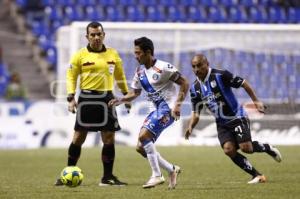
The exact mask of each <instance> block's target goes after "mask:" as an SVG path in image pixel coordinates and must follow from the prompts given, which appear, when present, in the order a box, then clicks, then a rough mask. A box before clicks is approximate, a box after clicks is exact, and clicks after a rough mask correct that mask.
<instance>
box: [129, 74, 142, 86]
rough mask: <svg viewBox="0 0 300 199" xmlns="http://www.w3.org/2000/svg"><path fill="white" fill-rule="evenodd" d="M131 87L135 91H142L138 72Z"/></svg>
mask: <svg viewBox="0 0 300 199" xmlns="http://www.w3.org/2000/svg"><path fill="white" fill-rule="evenodd" d="M130 87H131V88H133V89H142V85H141V83H140V80H139V77H138V74H137V72H135V74H134V77H133V79H132V82H131V85H130Z"/></svg>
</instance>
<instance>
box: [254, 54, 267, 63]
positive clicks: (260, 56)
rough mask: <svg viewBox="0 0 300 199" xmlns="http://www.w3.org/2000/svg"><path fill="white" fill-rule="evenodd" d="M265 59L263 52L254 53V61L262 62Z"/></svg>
mask: <svg viewBox="0 0 300 199" xmlns="http://www.w3.org/2000/svg"><path fill="white" fill-rule="evenodd" d="M265 60H266V55H265V54H264V53H257V54H255V55H254V62H255V63H256V64H259V63H262V62H264V61H265Z"/></svg>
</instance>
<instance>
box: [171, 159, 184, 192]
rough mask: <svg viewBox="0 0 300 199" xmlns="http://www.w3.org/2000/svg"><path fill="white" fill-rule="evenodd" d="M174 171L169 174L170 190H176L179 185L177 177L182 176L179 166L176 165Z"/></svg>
mask: <svg viewBox="0 0 300 199" xmlns="http://www.w3.org/2000/svg"><path fill="white" fill-rule="evenodd" d="M173 167H174V170H173V171H172V172H170V173H169V189H175V186H176V184H177V176H178V175H179V174H180V172H181V169H180V167H179V166H177V165H174V166H173Z"/></svg>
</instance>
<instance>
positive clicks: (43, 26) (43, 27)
mask: <svg viewBox="0 0 300 199" xmlns="http://www.w3.org/2000/svg"><path fill="white" fill-rule="evenodd" d="M48 25H49V24H47V23H43V21H34V22H33V23H32V24H31V31H32V33H33V34H34V35H35V36H36V37H39V36H40V35H46V36H47V37H49V36H50V33H51V32H50V28H49V26H48Z"/></svg>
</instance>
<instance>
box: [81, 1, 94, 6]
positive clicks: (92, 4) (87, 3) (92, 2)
mask: <svg viewBox="0 0 300 199" xmlns="http://www.w3.org/2000/svg"><path fill="white" fill-rule="evenodd" d="M97 3H98V2H97V0H77V5H81V6H95V5H97Z"/></svg>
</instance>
